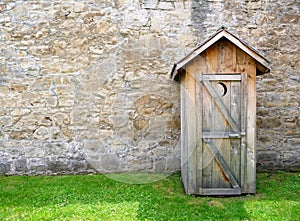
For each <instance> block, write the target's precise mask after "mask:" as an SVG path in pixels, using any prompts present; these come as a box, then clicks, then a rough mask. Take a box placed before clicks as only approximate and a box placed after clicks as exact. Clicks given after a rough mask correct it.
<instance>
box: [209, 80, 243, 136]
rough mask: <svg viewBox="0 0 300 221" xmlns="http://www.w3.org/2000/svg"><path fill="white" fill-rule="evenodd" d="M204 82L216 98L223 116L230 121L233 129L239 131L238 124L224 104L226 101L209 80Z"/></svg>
mask: <svg viewBox="0 0 300 221" xmlns="http://www.w3.org/2000/svg"><path fill="white" fill-rule="evenodd" d="M203 84H204V85H205V87H206V88H207V91H208V92H209V93H210V94H211V96H212V97H213V98H214V101H215V103H216V104H217V105H218V108H219V109H220V110H221V112H222V114H223V116H224V117H225V119H226V120H227V121H228V123H229V124H230V126H231V128H232V129H233V131H235V132H238V131H239V129H238V126H237V125H236V123H235V121H234V120H233V119H232V117H231V115H230V113H229V111H228V110H227V108H226V106H225V105H224V103H223V102H222V100H221V99H220V97H219V96H218V94H217V93H216V91H215V89H214V88H213V87H212V86H211V84H210V83H209V82H208V81H203Z"/></svg>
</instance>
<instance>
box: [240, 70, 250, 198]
mask: <svg viewBox="0 0 300 221" xmlns="http://www.w3.org/2000/svg"><path fill="white" fill-rule="evenodd" d="M241 76H242V81H241V99H242V101H241V132H242V133H246V130H247V119H248V117H247V103H248V101H247V99H248V98H247V74H246V73H242V74H241ZM246 148H247V137H246V136H242V138H241V187H242V191H243V192H246V188H245V187H244V186H245V185H244V183H245V182H246V177H245V174H246V171H245V168H246V154H247V152H246Z"/></svg>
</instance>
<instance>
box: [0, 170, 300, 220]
mask: <svg viewBox="0 0 300 221" xmlns="http://www.w3.org/2000/svg"><path fill="white" fill-rule="evenodd" d="M0 220H189V221H194V220H263V221H265V220H300V173H258V175H257V194H256V195H252V196H242V197H227V198H221V197H219V198H212V197H194V196H190V195H186V194H184V192H183V187H182V183H181V178H180V175H179V174H173V175H171V176H169V177H167V178H164V179H162V180H159V181H156V182H153V183H145V184H128V183H124V182H118V181H115V180H113V179H110V178H108V177H106V176H104V175H76V176H51V177H49V176H42V177H28V176H8V177H7V176H0Z"/></svg>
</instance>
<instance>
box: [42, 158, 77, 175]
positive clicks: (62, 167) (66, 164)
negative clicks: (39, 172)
mask: <svg viewBox="0 0 300 221" xmlns="http://www.w3.org/2000/svg"><path fill="white" fill-rule="evenodd" d="M46 164H47V167H48V170H49V171H51V173H54V174H64V173H70V171H71V162H70V161H69V160H68V159H66V158H59V159H52V158H48V159H46Z"/></svg>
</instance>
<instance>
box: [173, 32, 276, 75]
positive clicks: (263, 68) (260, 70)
mask: <svg viewBox="0 0 300 221" xmlns="http://www.w3.org/2000/svg"><path fill="white" fill-rule="evenodd" d="M221 38H226V39H227V40H229V41H230V42H231V43H233V44H234V45H236V46H237V47H238V48H240V49H241V50H242V51H244V52H245V53H247V54H248V55H249V56H250V57H252V58H253V59H254V60H255V61H256V64H257V72H256V73H257V75H261V74H265V73H268V72H270V68H269V67H268V64H269V63H270V62H269V61H268V59H266V58H265V57H264V56H263V55H262V54H261V53H260V52H258V51H257V50H256V49H255V48H253V47H252V46H250V45H249V44H248V43H246V42H245V41H244V40H242V39H240V38H239V37H238V36H236V35H235V34H233V33H231V32H230V31H228V30H227V29H226V28H223V27H222V28H221V29H219V30H218V31H217V32H216V33H214V34H213V35H211V36H210V37H209V38H207V39H206V40H204V41H203V42H202V43H201V44H199V45H198V46H197V47H196V48H195V49H193V50H192V51H191V52H190V53H189V54H187V55H186V56H185V57H183V58H182V59H180V60H179V61H178V62H176V63H175V64H174V65H173V68H172V71H171V77H172V79H173V80H177V79H178V77H179V76H178V74H179V72H180V71H179V70H180V69H181V68H183V67H184V66H185V65H186V64H188V63H189V62H190V61H192V60H193V59H194V58H195V57H197V56H198V55H199V54H201V53H202V52H204V51H205V50H206V49H208V48H209V47H210V46H212V45H213V44H215V43H216V42H217V41H219V40H220V39H221Z"/></svg>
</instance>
